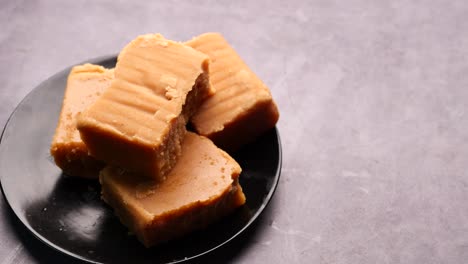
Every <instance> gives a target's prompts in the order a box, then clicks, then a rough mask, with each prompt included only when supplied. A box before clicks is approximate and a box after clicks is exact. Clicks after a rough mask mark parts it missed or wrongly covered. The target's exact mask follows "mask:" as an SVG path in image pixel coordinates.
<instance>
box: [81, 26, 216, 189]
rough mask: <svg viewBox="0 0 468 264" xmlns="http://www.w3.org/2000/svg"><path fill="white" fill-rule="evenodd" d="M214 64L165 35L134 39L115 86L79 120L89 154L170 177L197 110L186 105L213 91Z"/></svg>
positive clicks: (121, 62)
mask: <svg viewBox="0 0 468 264" xmlns="http://www.w3.org/2000/svg"><path fill="white" fill-rule="evenodd" d="M208 64H209V59H208V57H207V56H206V55H205V54H203V53H201V52H198V51H196V50H194V49H192V48H190V47H188V46H185V45H183V44H180V43H177V42H173V41H170V40H167V39H165V38H164V37H162V36H161V35H159V34H149V35H143V36H140V37H138V38H136V39H135V40H133V41H132V42H130V44H128V45H127V46H126V47H125V48H124V49H123V50H122V52H121V53H120V54H119V57H118V61H117V65H116V67H115V79H114V80H113V81H112V83H111V85H110V87H109V88H108V89H106V91H105V92H104V93H103V95H102V96H101V97H100V98H99V99H98V100H97V101H96V102H95V103H94V104H93V105H91V106H90V107H89V108H88V109H87V110H86V111H84V112H83V113H82V115H81V116H80V118H79V120H78V124H77V127H78V130H79V131H80V134H81V138H82V140H83V141H84V142H85V144H86V146H87V147H88V150H89V153H90V154H91V155H92V156H94V157H96V158H97V159H99V160H102V161H104V162H106V163H107V164H109V165H113V166H119V167H122V168H125V169H127V170H129V171H133V172H138V173H141V174H142V175H144V176H147V177H150V178H155V179H157V180H164V178H165V176H166V175H167V174H168V173H169V172H170V170H171V169H172V168H173V167H174V165H175V163H176V162H177V158H178V157H179V156H180V153H181V142H182V140H183V138H184V136H185V125H186V123H187V121H188V120H187V119H188V117H190V114H191V113H189V112H188V111H187V110H185V109H187V108H188V109H196V108H198V107H197V106H196V105H195V104H196V103H199V102H201V101H202V99H203V98H204V97H206V96H207V95H209V93H210V92H211V88H210V86H209V81H208V78H209V77H208ZM184 114H185V115H184Z"/></svg>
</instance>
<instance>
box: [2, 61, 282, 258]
mask: <svg viewBox="0 0 468 264" xmlns="http://www.w3.org/2000/svg"><path fill="white" fill-rule="evenodd" d="M117 58H118V55H117V54H111V55H104V56H99V57H95V58H92V59H89V60H85V61H82V62H81V63H76V64H73V65H72V66H68V67H66V68H64V69H62V70H60V71H58V72H56V73H55V74H53V75H51V76H50V77H48V78H47V79H45V80H44V81H42V82H40V83H39V84H38V85H36V86H35V87H34V88H33V89H31V90H30V91H29V92H28V93H27V94H26V95H25V96H24V97H23V98H22V99H21V101H20V102H19V103H18V104H17V105H16V106H15V107H14V109H13V111H12V112H11V113H10V115H9V116H8V118H7V120H6V122H5V124H4V126H3V129H2V132H1V134H0V148H1V145H2V142H3V140H4V135H5V131H6V130H7V128H8V126H9V124H10V121H11V119H12V117H13V116H14V115H15V113H16V112H17V110H18V108H19V107H20V106H21V105H22V104H23V103H24V102H25V101H26V100H27V99H28V98H29V97H30V96H32V94H33V93H34V91H36V90H38V89H39V88H41V87H42V86H44V85H46V84H47V83H48V82H49V81H50V80H52V79H54V78H57V77H59V76H62V75H63V74H67V73H68V72H70V70H71V68H73V67H74V66H76V65H81V64H85V63H92V64H97V65H102V62H103V61H107V60H112V59H115V60H117ZM273 129H274V130H275V134H276V140H277V141H278V165H277V168H276V171H275V173H274V180H273V184H272V186H271V187H270V189H269V192H268V194H267V195H266V196H265V198H264V202H263V203H262V204H261V205H260V207H259V208H258V209H257V210H256V211H255V214H253V216H252V217H251V218H250V219H249V221H248V222H247V223H246V224H245V225H243V226H242V228H240V229H239V230H237V231H236V232H235V233H234V234H233V235H231V236H230V237H229V238H228V239H226V240H225V241H223V242H222V243H219V244H218V245H216V246H214V247H212V248H210V249H208V250H204V251H203V252H200V253H199V254H195V255H192V256H190V257H186V258H185V259H180V260H175V261H171V262H166V263H181V262H185V261H189V260H193V259H195V258H199V257H201V256H203V255H207V254H209V253H212V252H213V251H215V250H217V249H219V248H220V247H223V246H225V245H226V244H228V243H229V242H231V241H232V240H234V239H236V238H237V237H238V236H239V235H240V234H242V233H243V232H244V231H245V230H247V229H248V228H249V227H250V226H251V225H252V223H254V222H255V221H256V220H257V218H258V217H259V216H260V215H261V214H262V213H263V211H264V210H265V208H266V207H267V206H268V205H269V204H270V202H271V200H272V197H273V195H274V194H275V192H276V189H277V187H278V184H279V179H280V177H281V169H282V164H283V154H282V144H281V137H280V133H279V130H278V127H277V126H276V125H275V127H274V128H273ZM3 178H4V176H3V175H2V174H0V189H1V192H2V196H3V199H4V200H5V202H6V204H7V205H8V207H9V208H10V210H11V211H12V212H13V213H14V215H15V217H16V219H17V220H19V221H20V222H21V224H22V225H23V226H25V227H26V229H27V230H28V231H29V232H31V233H32V234H33V235H34V236H35V237H36V239H38V240H39V241H41V242H42V243H43V244H45V245H47V246H48V247H49V248H52V249H53V250H55V251H56V252H58V253H60V254H62V255H65V256H68V257H73V258H75V259H78V260H81V261H84V262H86V263H96V264H100V263H104V262H98V261H93V260H90V259H86V258H84V257H82V256H81V255H78V254H76V253H73V252H71V251H69V250H67V249H64V248H62V247H60V246H58V245H56V244H55V243H53V242H52V241H50V240H49V239H47V238H46V237H44V236H42V235H41V234H39V233H38V232H37V231H36V230H35V229H34V228H33V227H32V226H31V225H30V224H29V223H28V222H27V221H25V219H23V218H22V217H21V216H20V215H22V214H20V213H19V212H17V210H18V209H16V210H15V208H13V206H12V205H11V204H10V201H9V200H8V197H7V194H6V193H5V189H4V186H3V183H2V179H3Z"/></svg>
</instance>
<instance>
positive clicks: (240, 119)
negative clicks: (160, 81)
mask: <svg viewBox="0 0 468 264" xmlns="http://www.w3.org/2000/svg"><path fill="white" fill-rule="evenodd" d="M185 44H186V45H188V46H190V47H193V48H194V49H196V50H199V51H201V52H203V53H205V54H207V55H208V56H210V58H211V64H210V81H211V84H212V86H213V88H214V90H215V94H214V95H213V96H211V97H210V98H208V99H207V100H206V101H205V102H204V103H203V104H202V106H201V107H200V109H198V112H197V113H196V114H195V115H194V117H193V118H192V120H191V123H192V125H193V127H194V128H195V130H196V131H197V132H198V133H199V134H201V135H204V136H207V137H209V138H210V139H212V140H213V142H214V143H215V144H216V145H217V146H219V147H221V148H223V149H224V150H226V151H228V152H232V151H234V150H236V149H238V148H240V147H241V146H242V145H245V144H247V143H249V142H251V141H253V140H254V139H255V138H257V137H258V136H259V135H261V134H262V133H264V132H266V131H267V130H269V129H271V128H273V127H274V126H275V124H276V122H277V121H278V118H279V113H278V108H277V106H276V104H275V102H274V101H273V99H272V97H271V93H270V91H269V89H268V87H267V86H266V85H265V84H264V83H263V82H262V81H261V80H260V79H259V78H258V77H257V76H256V75H255V74H254V73H253V72H252V71H251V70H250V69H249V67H248V66H247V65H246V64H245V63H244V62H243V61H242V59H241V58H240V57H239V55H238V54H237V53H236V51H235V50H234V49H233V48H232V47H231V46H230V45H229V44H228V43H227V41H226V40H225V39H224V38H223V37H222V36H221V35H220V34H217V33H206V34H202V35H200V36H198V37H195V38H194V39H192V40H190V41H187V42H186V43H185Z"/></svg>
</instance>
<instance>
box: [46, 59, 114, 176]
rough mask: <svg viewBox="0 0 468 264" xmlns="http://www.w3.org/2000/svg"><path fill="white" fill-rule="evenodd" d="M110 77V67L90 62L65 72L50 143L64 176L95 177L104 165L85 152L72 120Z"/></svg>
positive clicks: (51, 150) (99, 91)
mask: <svg viewBox="0 0 468 264" xmlns="http://www.w3.org/2000/svg"><path fill="white" fill-rule="evenodd" d="M113 77H114V70H113V69H105V68H104V67H102V66H99V65H92V64H84V65H78V66H75V67H73V68H72V70H71V71H70V74H69V75H68V79H67V87H66V89H65V94H64V97H63V103H62V110H61V112H60V116H59V121H58V124H57V128H56V130H55V134H54V137H53V139H52V144H51V146H50V153H51V155H52V157H53V158H54V160H55V163H56V164H57V166H58V167H60V168H61V169H62V170H63V172H64V173H66V174H68V175H71V176H77V177H83V178H96V179H97V178H98V176H99V171H100V170H101V169H102V168H103V167H104V163H103V162H101V161H98V160H96V159H95V158H93V157H91V156H90V155H89V154H88V149H87V147H86V145H85V144H84V143H83V141H82V140H81V137H80V133H79V132H78V129H77V128H76V120H77V115H78V114H79V113H81V112H82V111H83V110H84V109H86V108H87V107H88V106H89V105H90V104H92V103H93V102H94V101H96V99H97V98H98V97H99V96H100V95H101V94H102V92H103V91H104V90H105V89H106V88H107V87H109V85H110V83H111V80H112V79H113Z"/></svg>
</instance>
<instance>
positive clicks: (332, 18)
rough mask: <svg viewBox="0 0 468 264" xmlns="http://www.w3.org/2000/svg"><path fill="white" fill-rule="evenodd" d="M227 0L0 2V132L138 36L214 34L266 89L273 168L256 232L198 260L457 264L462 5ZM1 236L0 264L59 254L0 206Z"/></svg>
mask: <svg viewBox="0 0 468 264" xmlns="http://www.w3.org/2000/svg"><path fill="white" fill-rule="evenodd" d="M237 2H239V1H111V0H104V1H91V0H88V1H83V0H77V1H59V0H51V1H45V0H43V1H40V0H38V1H20V0H19V1H13V0H0V28H1V30H0V126H2V127H3V125H4V124H5V123H6V121H7V118H8V116H9V115H10V113H11V112H12V111H13V109H14V107H15V106H16V105H17V104H18V103H19V102H20V100H21V99H22V98H23V97H24V96H25V95H26V94H27V93H28V92H29V91H31V90H32V89H33V88H34V87H36V86H37V85H38V84H40V83H41V82H42V81H44V80H45V79H47V78H48V77H49V76H51V75H53V74H55V73H56V72H58V71H60V70H62V69H63V68H65V67H68V66H70V65H73V64H76V63H79V62H82V61H84V60H86V59H89V58H93V57H98V56H102V55H107V54H113V53H117V52H118V51H119V50H120V49H121V48H122V47H123V46H124V45H125V44H126V43H127V42H128V41H130V40H131V39H132V38H134V37H135V36H137V35H138V34H142V33H148V32H161V33H163V34H164V35H165V36H166V37H168V38H171V39H175V40H186V39H189V38H191V37H192V36H195V35H197V34H199V33H202V32H205V31H219V32H222V33H223V34H224V35H225V37H226V38H227V39H228V40H229V41H230V43H232V45H233V46H234V47H235V48H236V50H237V51H238V52H239V53H240V55H241V56H242V57H243V58H244V60H245V61H246V62H247V63H248V64H249V65H250V66H251V68H252V69H253V70H254V71H255V72H256V73H257V74H258V75H259V76H260V77H261V78H262V79H263V80H264V81H265V82H266V84H267V85H269V87H270V88H271V90H272V93H273V96H274V98H275V99H276V101H277V103H278V105H279V108H280V111H281V120H280V122H279V124H278V128H279V131H280V133H281V138H282V143H283V154H284V160H283V172H282V176H281V182H280V185H279V187H278V190H277V192H276V194H275V196H274V199H273V200H272V202H271V204H270V206H269V207H268V208H267V210H266V211H265V213H264V214H263V216H262V217H261V218H260V219H259V221H258V222H257V223H256V225H255V226H254V227H253V228H251V229H249V232H248V233H247V234H246V235H244V236H242V237H241V238H239V239H237V240H236V241H234V242H233V243H230V244H228V245H227V246H226V247H224V248H222V249H221V250H219V251H217V252H215V253H214V254H211V255H210V256H208V257H206V258H204V259H202V261H205V262H206V261H214V260H218V261H219V260H223V259H225V260H226V258H227V260H231V261H232V262H241V263H369V264H370V263H467V262H468V202H467V201H468V172H467V170H466V169H467V167H468V132H467V131H468V118H467V117H468V106H467V103H468V61H467V58H468V57H467V56H468V34H467V32H468V2H466V1H438V0H434V1H388V2H391V3H386V1H371V0H369V1H365V0H362V1H358V0H350V1H341V2H340V1H329V0H324V1H248V2H247V1H245V2H244V3H237ZM0 237H1V239H0V263H7V264H9V263H31V262H52V261H55V262H65V261H70V260H69V259H68V258H64V257H63V256H61V255H58V254H57V253H55V252H54V251H52V250H51V249H49V248H47V247H46V246H44V245H42V244H41V243H40V242H38V241H36V240H35V239H34V238H33V237H32V236H31V235H30V234H29V233H28V232H27V231H26V230H25V228H23V227H22V226H21V224H20V223H19V222H18V221H17V220H16V218H15V217H14V216H13V215H12V213H11V212H10V211H9V209H8V207H7V205H6V203H5V201H4V200H3V199H0ZM225 254H226V255H225Z"/></svg>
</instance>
